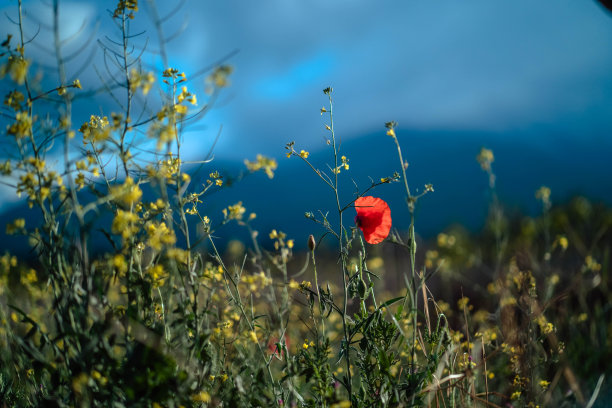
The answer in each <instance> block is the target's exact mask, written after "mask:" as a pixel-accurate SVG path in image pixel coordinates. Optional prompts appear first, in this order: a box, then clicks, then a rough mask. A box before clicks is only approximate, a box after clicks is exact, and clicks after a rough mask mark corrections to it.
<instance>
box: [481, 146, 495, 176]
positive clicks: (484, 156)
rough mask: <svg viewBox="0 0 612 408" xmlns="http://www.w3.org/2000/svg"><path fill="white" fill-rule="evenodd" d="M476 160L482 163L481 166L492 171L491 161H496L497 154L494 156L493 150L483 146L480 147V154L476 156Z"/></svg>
mask: <svg viewBox="0 0 612 408" xmlns="http://www.w3.org/2000/svg"><path fill="white" fill-rule="evenodd" d="M476 160H477V161H478V163H480V167H482V169H483V170H484V171H490V170H491V163H493V162H494V161H495V156H493V151H491V150H489V149H486V148H484V147H483V148H482V149H480V153H479V154H478V156H476Z"/></svg>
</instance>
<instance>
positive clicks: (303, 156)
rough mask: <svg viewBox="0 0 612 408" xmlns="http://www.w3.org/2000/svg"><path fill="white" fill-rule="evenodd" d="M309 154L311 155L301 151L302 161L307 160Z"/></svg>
mask: <svg viewBox="0 0 612 408" xmlns="http://www.w3.org/2000/svg"><path fill="white" fill-rule="evenodd" d="M309 154H310V153H308V152H307V151H306V150H302V151H300V157H301V158H302V159H307V158H308V155H309Z"/></svg>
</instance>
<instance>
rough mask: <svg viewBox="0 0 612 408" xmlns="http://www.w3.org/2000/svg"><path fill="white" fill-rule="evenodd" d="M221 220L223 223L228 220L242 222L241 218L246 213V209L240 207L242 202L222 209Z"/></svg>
mask: <svg viewBox="0 0 612 408" xmlns="http://www.w3.org/2000/svg"><path fill="white" fill-rule="evenodd" d="M222 212H223V218H224V219H225V221H229V220H237V221H240V220H242V216H243V215H244V213H245V212H246V208H244V207H243V206H242V201H239V202H237V203H236V204H234V205H230V206H228V207H227V208H224V209H223V211H222Z"/></svg>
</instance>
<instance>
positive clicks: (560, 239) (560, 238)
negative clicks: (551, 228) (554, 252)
mask: <svg viewBox="0 0 612 408" xmlns="http://www.w3.org/2000/svg"><path fill="white" fill-rule="evenodd" d="M568 246H569V240H568V239H567V237H566V236H565V235H557V237H556V238H555V241H554V242H553V244H552V247H553V249H555V248H557V247H560V248H561V250H562V251H565V250H567V247H568Z"/></svg>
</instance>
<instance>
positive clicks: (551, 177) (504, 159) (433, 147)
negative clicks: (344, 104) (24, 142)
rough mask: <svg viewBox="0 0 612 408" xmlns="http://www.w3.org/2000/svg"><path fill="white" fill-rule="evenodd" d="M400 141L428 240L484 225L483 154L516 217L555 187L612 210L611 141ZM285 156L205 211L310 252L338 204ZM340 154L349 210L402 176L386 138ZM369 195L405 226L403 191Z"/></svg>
mask: <svg viewBox="0 0 612 408" xmlns="http://www.w3.org/2000/svg"><path fill="white" fill-rule="evenodd" d="M398 135H399V138H400V142H401V143H402V149H403V153H404V158H405V160H407V161H408V162H409V164H410V165H409V167H408V170H407V175H408V182H409V185H410V187H411V189H412V191H413V193H416V192H419V191H422V189H423V186H424V185H425V184H426V183H432V184H433V185H434V188H435V192H433V193H430V194H428V195H427V196H425V197H423V198H422V199H421V200H420V201H419V204H418V207H417V213H416V216H417V219H416V230H417V233H419V234H420V235H421V236H423V237H424V238H429V237H433V236H435V235H436V234H437V233H438V232H440V231H442V230H443V229H444V228H445V227H447V226H448V225H450V224H454V223H460V224H463V225H464V226H466V227H467V228H468V229H471V230H474V229H478V228H480V227H481V226H482V224H483V222H484V219H485V217H486V214H487V208H488V202H489V196H488V184H487V177H486V175H485V174H484V172H483V171H482V170H481V169H480V166H479V165H478V163H477V162H476V160H475V157H476V155H477V154H478V152H479V150H480V148H481V147H482V146H485V147H487V148H490V149H492V150H493V152H494V154H495V162H494V163H493V169H494V171H495V173H496V175H497V186H498V192H499V196H500V199H501V200H502V202H503V203H504V204H505V205H506V206H507V207H508V208H509V210H510V211H519V210H520V211H522V212H525V213H528V214H536V213H537V212H538V211H539V210H540V207H539V205H538V203H537V201H536V200H535V197H534V193H535V190H537V189H538V188H539V187H540V186H542V185H546V186H548V187H550V188H551V190H552V200H553V202H563V201H566V200H568V199H569V198H570V197H572V196H574V195H584V196H586V197H587V198H590V199H592V200H594V201H604V202H606V203H607V204H608V205H610V204H612V188H611V187H612V172H610V170H609V160H610V157H611V154H612V142H610V140H609V139H608V138H607V137H604V136H601V137H597V136H590V137H589V140H590V142H588V143H587V142H581V141H578V140H576V138H575V137H571V136H564V135H555V136H554V137H553V136H550V135H541V136H538V135H533V137H525V136H524V135H521V137H520V138H519V137H514V136H512V135H510V134H494V133H477V132H476V133H475V132H454V131H453V132H451V131H437V132H431V131H415V130H412V131H409V130H402V129H399V130H398ZM551 140H554V143H553V142H551ZM315 147H316V146H298V149H302V148H304V149H306V150H309V151H310V157H309V159H310V160H312V163H313V164H315V165H316V166H317V167H318V168H320V169H321V170H327V167H326V164H325V163H330V164H331V162H332V160H333V156H332V154H331V148H330V147H328V146H326V145H324V144H323V143H321V144H320V148H319V149H318V150H317V149H315ZM283 153H284V149H283V146H279V155H278V157H279V158H278V161H279V168H278V170H277V171H276V176H275V177H274V179H272V180H270V179H268V178H267V177H266V176H265V174H263V173H256V174H253V175H250V176H247V177H246V178H245V179H244V180H242V181H241V182H238V183H236V184H235V185H232V186H229V187H228V188H224V189H222V190H221V191H219V192H217V193H214V194H212V195H210V197H208V198H206V199H205V200H204V204H203V205H202V206H201V210H202V212H203V213H204V214H207V215H208V216H209V217H210V218H211V219H212V220H213V223H216V222H219V221H220V220H221V218H222V214H221V210H222V209H223V208H224V207H226V206H227V205H229V204H233V203H235V202H237V201H242V202H243V205H244V206H245V207H246V209H247V214H248V213H250V212H255V213H256V214H257V219H256V220H254V222H253V226H254V227H255V229H257V230H259V231H260V238H261V239H262V241H263V243H264V245H265V243H266V242H268V240H267V235H268V233H269V231H270V230H272V229H277V230H282V231H284V232H286V233H287V234H288V236H289V237H290V238H294V239H295V240H296V245H297V246H298V247H302V248H303V247H305V246H306V239H307V237H308V235H309V234H311V233H313V234H315V236H319V235H321V234H322V232H323V231H322V229H321V227H320V226H318V225H316V224H315V223H313V222H312V221H310V220H308V219H306V218H305V217H304V213H305V212H306V211H310V212H313V213H315V214H317V215H318V211H319V210H321V211H324V212H325V211H329V214H330V218H331V219H332V220H333V219H334V217H333V214H334V212H335V210H334V208H335V200H334V198H333V194H332V191H331V190H330V189H329V187H327V186H326V185H325V184H324V183H323V182H322V181H321V180H319V179H318V177H317V176H316V175H315V174H314V173H313V172H312V171H311V170H310V169H309V168H308V167H307V166H306V165H305V164H304V163H303V162H302V161H301V160H300V159H298V158H296V157H292V158H290V159H287V158H286V157H285V156H284V154H283ZM341 154H344V155H346V156H347V157H348V158H349V160H350V170H349V171H348V172H344V171H343V172H342V173H341V174H340V180H341V181H342V184H341V199H342V200H344V201H345V202H346V201H348V200H349V199H351V197H352V194H353V192H354V190H355V188H354V185H353V182H352V180H351V179H353V180H354V181H355V182H356V183H357V185H358V186H359V187H360V188H361V189H362V190H364V189H365V188H367V187H368V186H369V184H370V181H369V179H368V176H371V177H372V178H373V179H375V180H376V179H380V178H381V177H386V176H389V175H391V174H392V173H393V172H394V171H399V170H400V167H399V160H398V159H397V151H396V149H395V145H394V144H393V141H392V140H391V138H390V137H388V136H386V135H385V132H384V130H381V132H379V133H376V134H372V135H364V136H363V137H359V138H356V139H351V140H348V141H345V142H343V143H342V152H341ZM209 166H210V170H212V169H219V170H220V171H221V170H223V171H224V172H226V173H227V174H230V175H231V174H234V175H235V174H237V173H239V172H241V171H243V170H244V164H243V163H240V162H225V161H223V160H216V161H214V162H212V163H211V164H210V165H209ZM208 172H209V171H208V168H207V169H204V171H202V172H201V173H202V174H201V175H196V176H194V177H193V179H192V183H194V184H193V185H197V184H200V183H203V182H205V180H206V176H207V174H208ZM328 172H329V171H328ZM369 194H371V195H376V196H379V197H381V198H383V199H385V200H386V201H387V202H388V203H389V205H390V207H391V212H392V217H393V223H394V228H397V229H399V230H406V229H407V228H408V224H409V219H408V210H407V208H406V205H405V203H404V196H405V193H404V190H403V184H401V183H395V184H391V185H383V186H380V187H379V188H378V189H376V190H374V191H372V192H371V193H369ZM353 216H354V211H352V210H349V211H348V215H347V216H346V217H345V218H344V222H345V225H349V226H350V225H353ZM16 217H22V218H25V219H26V220H27V221H26V223H27V225H29V226H33V225H35V224H36V223H37V222H40V215H39V212H38V211H37V210H36V209H33V210H30V209H28V208H27V206H26V205H25V204H23V205H17V206H13V207H12V208H10V209H9V210H5V211H2V213H1V214H0V225H1V226H2V227H1V228H0V243H1V244H0V250H3V249H8V250H10V251H11V252H19V253H22V254H23V253H27V251H28V247H27V245H26V242H27V240H26V239H24V238H23V237H14V236H10V237H7V236H6V235H5V234H4V225H5V224H6V223H7V222H10V221H11V220H13V219H14V218H16ZM109 222H110V218H109V217H108V218H106V219H104V220H101V221H99V222H98V227H99V226H100V225H99V224H102V225H104V224H105V223H106V224H108V223H109ZM194 222H195V218H194ZM216 235H217V236H218V237H219V238H220V241H221V243H223V242H224V241H226V240H229V239H233V238H236V237H237V238H240V239H247V238H248V236H247V234H246V232H245V231H244V230H243V229H240V228H237V227H235V226H231V225H229V226H226V227H224V228H223V229H222V230H220V231H219V232H218V233H217V234H216ZM98 238H99V239H98ZM98 238H96V239H95V240H94V241H93V245H96V246H100V245H106V244H105V241H106V239H105V238H104V237H103V236H102V235H100V237H98Z"/></svg>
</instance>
